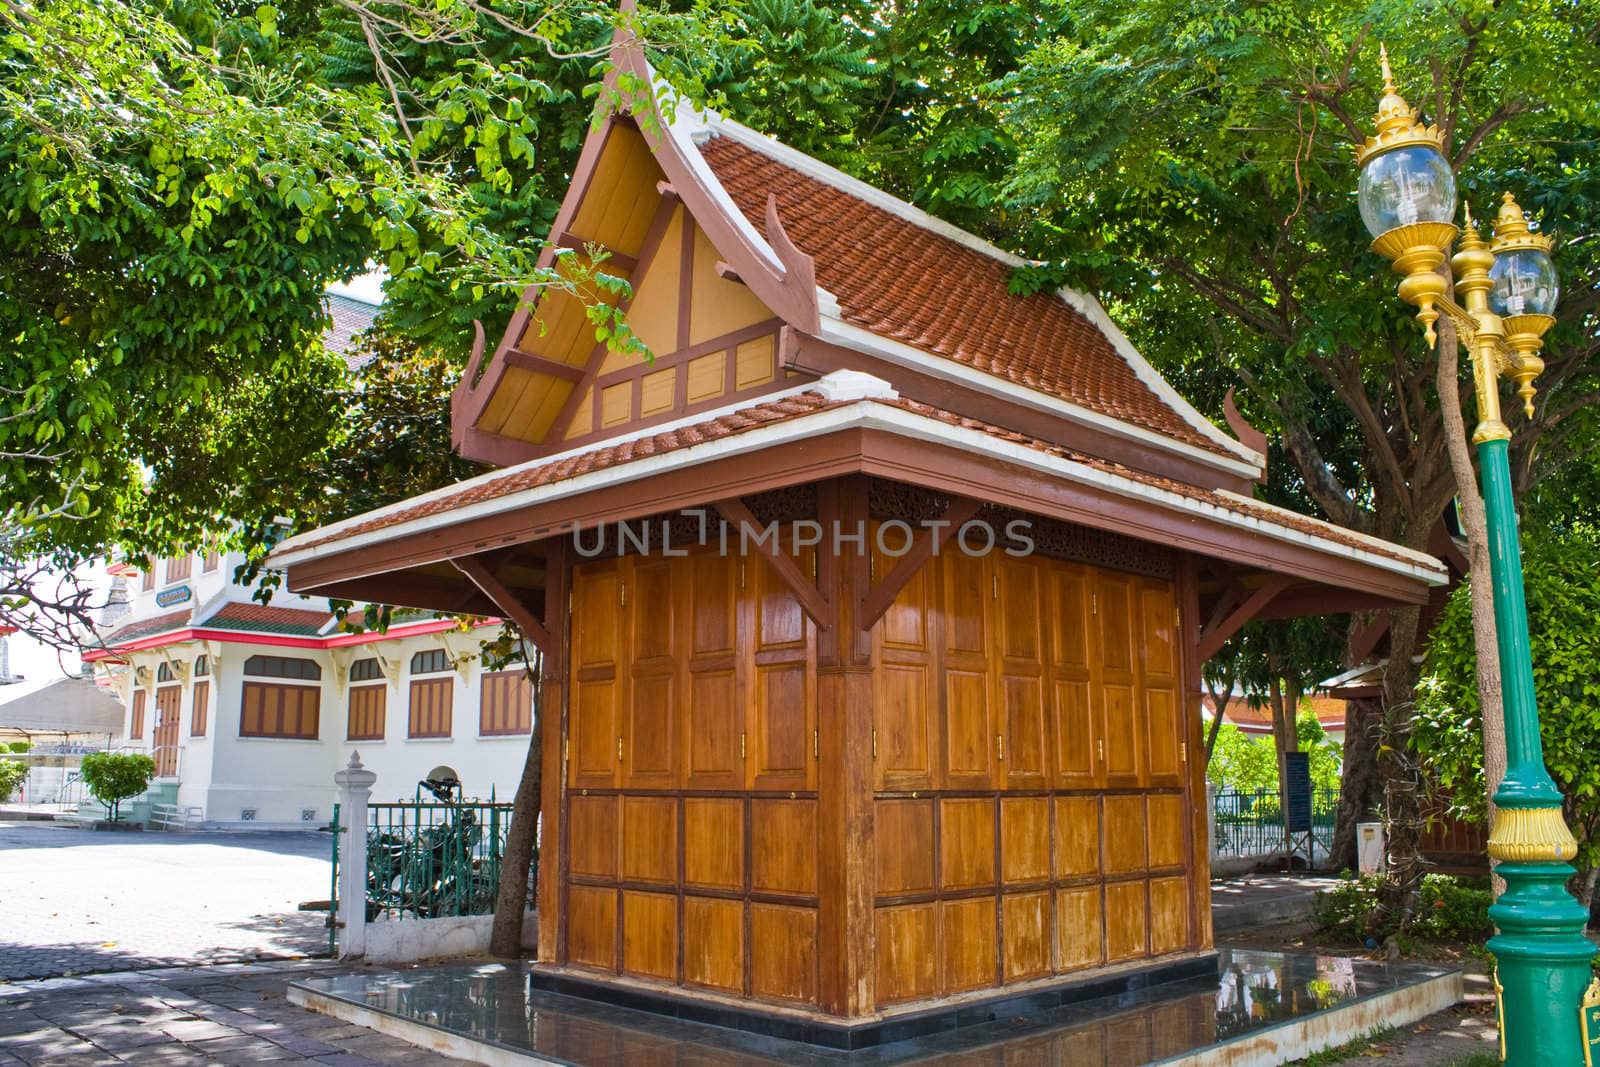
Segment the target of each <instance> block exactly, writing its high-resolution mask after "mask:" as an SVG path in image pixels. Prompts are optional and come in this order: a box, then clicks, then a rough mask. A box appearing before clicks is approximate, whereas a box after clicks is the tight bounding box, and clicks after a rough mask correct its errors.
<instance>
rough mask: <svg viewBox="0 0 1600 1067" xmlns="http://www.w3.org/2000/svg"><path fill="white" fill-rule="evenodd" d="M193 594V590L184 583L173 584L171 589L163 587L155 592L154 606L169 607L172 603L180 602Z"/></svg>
mask: <svg viewBox="0 0 1600 1067" xmlns="http://www.w3.org/2000/svg"><path fill="white" fill-rule="evenodd" d="M192 596H194V590H192V589H190V588H189V587H188V586H186V585H175V586H173V587H172V588H171V589H163V590H161V592H159V593H157V594H156V607H158V608H170V607H171V606H172V605H174V604H182V603H183V602H184V601H185V600H188V599H189V598H190V597H192Z"/></svg>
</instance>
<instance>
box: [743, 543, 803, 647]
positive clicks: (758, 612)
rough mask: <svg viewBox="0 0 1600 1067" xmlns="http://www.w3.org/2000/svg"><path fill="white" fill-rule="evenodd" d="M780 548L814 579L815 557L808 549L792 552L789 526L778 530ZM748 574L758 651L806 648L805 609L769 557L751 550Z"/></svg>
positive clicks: (801, 570) (747, 565)
mask: <svg viewBox="0 0 1600 1067" xmlns="http://www.w3.org/2000/svg"><path fill="white" fill-rule="evenodd" d="M779 532H780V536H779V546H780V549H781V550H782V551H783V552H784V553H785V554H786V555H789V556H790V557H791V558H792V559H793V560H794V563H795V566H796V567H798V568H799V569H800V573H801V574H802V575H804V576H805V577H806V578H808V579H812V580H815V572H816V554H815V551H814V550H813V549H812V548H810V547H807V546H801V551H800V553H799V554H798V555H795V554H793V553H792V552H790V551H789V550H790V549H791V548H793V542H792V540H791V538H792V536H793V535H792V531H791V528H790V527H788V526H782V527H779ZM746 558H747V560H748V562H746V564H745V567H746V568H747V569H746V574H747V575H748V576H749V577H750V578H751V583H750V584H751V586H752V587H753V594H754V597H755V627H756V629H755V648H756V651H758V652H764V651H768V650H771V649H779V648H804V647H805V645H806V643H807V639H808V636H809V633H810V629H811V624H810V621H809V620H808V619H807V618H806V613H805V609H804V608H802V607H801V606H800V602H799V601H798V600H796V599H795V598H794V594H793V593H791V592H790V591H789V586H788V584H787V583H786V582H784V580H783V579H782V578H781V577H779V575H778V572H777V570H775V569H774V568H773V566H772V564H771V563H769V562H767V558H766V557H765V556H762V555H758V554H756V553H755V552H753V551H752V553H751V555H750V556H748V557H746Z"/></svg>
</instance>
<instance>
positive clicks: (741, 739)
mask: <svg viewBox="0 0 1600 1067" xmlns="http://www.w3.org/2000/svg"><path fill="white" fill-rule="evenodd" d="M739 758H740V759H744V731H743V730H740V731H739Z"/></svg>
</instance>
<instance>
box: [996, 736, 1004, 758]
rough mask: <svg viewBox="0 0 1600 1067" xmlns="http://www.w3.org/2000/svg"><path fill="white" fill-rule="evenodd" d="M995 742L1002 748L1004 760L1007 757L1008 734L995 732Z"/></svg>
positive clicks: (1001, 752) (1001, 756) (1001, 753)
mask: <svg viewBox="0 0 1600 1067" xmlns="http://www.w3.org/2000/svg"><path fill="white" fill-rule="evenodd" d="M994 743H995V745H996V746H998V747H999V749H1000V759H1001V760H1004V759H1005V758H1006V735H1005V734H995V735H994Z"/></svg>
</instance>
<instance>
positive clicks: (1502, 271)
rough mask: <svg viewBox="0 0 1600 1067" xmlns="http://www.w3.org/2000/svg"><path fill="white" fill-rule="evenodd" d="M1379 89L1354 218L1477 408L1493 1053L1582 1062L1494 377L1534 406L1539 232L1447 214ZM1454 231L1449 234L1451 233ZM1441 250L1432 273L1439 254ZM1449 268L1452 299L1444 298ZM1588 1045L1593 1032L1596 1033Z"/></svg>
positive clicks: (1570, 1065) (1502, 217)
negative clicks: (1495, 721) (1488, 595)
mask: <svg viewBox="0 0 1600 1067" xmlns="http://www.w3.org/2000/svg"><path fill="white" fill-rule="evenodd" d="M1382 62H1383V78H1384V96H1383V100H1382V101H1381V102H1380V104H1379V105H1378V116H1377V126H1378V129H1377V134H1376V135H1375V136H1373V137H1370V138H1368V139H1367V142H1366V143H1365V144H1364V145H1362V146H1360V147H1359V148H1358V149H1357V150H1356V162H1357V163H1358V164H1359V165H1360V167H1361V183H1360V190H1359V193H1360V196H1359V199H1360V206H1361V218H1362V221H1363V222H1365V223H1366V225H1367V229H1369V230H1370V231H1371V232H1372V234H1373V238H1374V240H1373V243H1372V248H1373V250H1374V251H1376V252H1378V253H1380V254H1381V255H1383V256H1385V257H1386V258H1388V259H1389V260H1391V261H1392V263H1393V265H1394V269H1395V272H1396V273H1398V274H1401V275H1404V280H1403V281H1401V283H1400V286H1399V295H1400V298H1401V299H1402V300H1404V301H1406V302H1407V303H1409V304H1413V305H1415V306H1416V307H1417V309H1418V310H1417V320H1418V321H1419V322H1421V323H1422V326H1423V330H1424V332H1425V333H1426V335H1427V338H1428V343H1429V344H1433V343H1434V342H1435V341H1436V336H1435V333H1434V329H1433V324H1434V323H1435V322H1437V321H1438V319H1439V316H1440V315H1441V314H1443V315H1446V316H1448V317H1449V318H1450V320H1451V321H1452V322H1453V323H1454V324H1455V326H1456V330H1457V333H1458V335H1459V337H1460V338H1461V341H1462V343H1463V345H1464V346H1465V347H1466V349H1467V351H1468V353H1469V355H1470V356H1471V358H1472V370H1473V380H1474V384H1475V386H1476V392H1477V403H1478V427H1477V430H1476V432H1475V433H1474V434H1473V436H1472V441H1473V444H1474V445H1476V446H1477V449H1478V460H1479V465H1480V467H1481V477H1482V479H1483V500H1484V508H1485V510H1486V512H1487V517H1488V527H1489V530H1488V534H1489V561H1490V577H1491V580H1492V582H1493V585H1494V616H1495V628H1496V630H1497V632H1498V636H1499V652H1500V677H1501V686H1502V689H1503V691H1504V692H1503V699H1504V706H1505V727H1506V776H1505V779H1504V780H1503V781H1502V782H1501V783H1500V788H1499V789H1498V790H1496V791H1495V795H1494V801H1495V805H1496V808H1497V814H1496V816H1495V821H1494V826H1493V827H1492V828H1491V831H1490V834H1489V855H1490V856H1492V857H1494V858H1495V859H1496V860H1498V861H1499V867H1498V872H1499V874H1500V876H1501V877H1502V878H1504V879H1505V883H1506V891H1505V892H1504V893H1503V894H1502V895H1501V897H1500V899H1499V901H1498V902H1497V903H1496V904H1494V905H1493V906H1492V907H1491V908H1490V909H1489V915H1490V917H1491V918H1492V919H1493V920H1494V922H1495V925H1496V926H1497V927H1498V928H1499V931H1500V932H1499V933H1498V934H1497V935H1496V936H1495V937H1493V938H1491V939H1490V941H1489V945H1488V947H1489V950H1490V951H1491V952H1492V953H1494V957H1495V960H1496V961H1497V965H1498V970H1497V973H1496V991H1497V993H1498V995H1499V996H1500V1006H1501V1017H1500V1044H1501V1055H1502V1059H1504V1061H1505V1062H1506V1063H1508V1064H1512V1065H1514V1067H1535V1065H1540V1067H1576V1065H1577V1064H1580V1063H1584V1062H1586V1059H1587V1056H1586V1052H1587V1045H1588V1042H1587V1039H1586V1037H1585V1028H1584V1024H1583V1020H1582V1015H1581V1009H1580V1005H1581V1003H1582V1002H1583V1000H1584V992H1585V989H1586V987H1588V986H1589V984H1590V960H1591V959H1592V958H1593V957H1594V955H1595V946H1594V944H1593V943H1591V942H1590V941H1589V939H1588V938H1587V937H1585V936H1584V928H1585V926H1586V925H1587V923H1588V915H1587V913H1586V912H1585V911H1584V909H1583V908H1582V907H1580V906H1579V904H1578V902H1577V901H1576V900H1574V899H1573V898H1572V896H1571V894H1569V893H1568V892H1567V889H1566V883H1567V879H1568V878H1569V877H1571V876H1572V873H1573V869H1572V867H1571V865H1570V861H1571V860H1572V859H1574V858H1575V857H1576V856H1577V851H1578V848H1577V843H1576V841H1575V840H1574V839H1573V836H1572V832H1571V831H1570V830H1569V829H1568V828H1567V825H1566V823H1565V821H1564V820H1563V819H1562V815H1561V793H1560V791H1559V790H1558V789H1557V788H1556V784H1555V782H1554V781H1552V780H1551V778H1550V774H1549V772H1548V771H1546V770H1545V765H1544V752H1543V748H1542V746H1541V744H1540V738H1539V709H1538V707H1537V705H1536V704H1535V701H1534V691H1533V662H1532V657H1531V652H1530V650H1529V646H1528V615H1527V608H1526V606H1525V603H1524V600H1523V590H1522V553H1521V548H1520V546H1519V544H1518V541H1517V513H1516V504H1515V502H1514V501H1513V499H1512V495H1511V467H1510V463H1509V462H1508V460H1507V457H1506V447H1507V443H1508V442H1509V440H1510V438H1511V433H1510V431H1509V430H1507V429H1506V425H1505V423H1504V422H1502V421H1501V418H1500V380H1501V378H1502V377H1507V378H1510V379H1512V380H1513V381H1514V382H1516V384H1517V392H1518V394H1519V395H1520V396H1521V398H1522V402H1523V407H1524V410H1525V411H1526V412H1527V413H1528V414H1529V415H1531V414H1532V413H1533V395H1534V388H1533V380H1534V379H1535V378H1537V377H1538V376H1539V373H1540V372H1541V371H1543V370H1544V363H1543V361H1542V360H1540V359H1539V355H1538V352H1539V349H1540V348H1541V347H1542V345H1543V343H1544V342H1543V337H1544V334H1545V332H1546V331H1547V330H1549V329H1550V327H1551V326H1552V325H1554V324H1555V319H1554V318H1553V317H1552V312H1554V311H1555V305H1556V296H1557V294H1558V291H1559V290H1558V286H1557V281H1556V272H1555V266H1554V265H1553V264H1552V263H1551V261H1550V238H1549V237H1547V236H1544V235H1542V234H1536V233H1533V232H1532V231H1531V230H1530V229H1529V228H1528V222H1527V219H1526V218H1525V217H1524V215H1523V213H1522V209H1521V208H1519V207H1518V206H1517V204H1516V201H1514V200H1513V199H1512V198H1511V194H1509V193H1507V194H1506V196H1505V200H1504V203H1503V204H1502V205H1501V208H1500V213H1499V216H1498V218H1497V219H1496V220H1495V224H1494V236H1493V239H1492V241H1489V242H1485V241H1484V240H1482V239H1481V238H1480V237H1479V236H1478V233H1477V230H1476V228H1475V226H1474V224H1473V222H1472V216H1471V214H1470V212H1469V213H1467V215H1466V224H1467V226H1466V232H1465V234H1462V232H1461V231H1460V230H1458V229H1457V228H1456V226H1455V225H1454V223H1453V221H1452V220H1453V219H1454V218H1455V211H1456V184H1455V175H1454V173H1453V172H1452V170H1451V167H1450V163H1449V161H1448V160H1447V159H1446V158H1445V155H1444V152H1443V147H1444V138H1443V135H1442V134H1441V133H1440V132H1439V130H1438V128H1437V127H1433V126H1424V125H1423V124H1421V123H1420V122H1418V121H1417V116H1416V112H1414V111H1413V110H1412V109H1411V107H1410V106H1409V105H1407V104H1406V102H1405V100H1404V99H1402V98H1401V96H1400V94H1399V93H1398V92H1396V91H1395V86H1394V75H1393V73H1392V72H1391V71H1390V69H1389V57H1388V54H1387V52H1385V53H1384V54H1383V57H1382ZM1458 236H1459V237H1460V241H1459V243H1457V240H1456V239H1457V237H1458ZM1452 245H1455V248H1456V252H1455V255H1454V256H1452V257H1450V259H1449V265H1448V267H1447V266H1446V255H1447V253H1448V252H1449V250H1450V248H1451V246H1452ZM1446 270H1448V271H1449V272H1450V276H1453V278H1454V281H1455V290H1456V292H1457V293H1459V294H1460V295H1461V299H1462V301H1463V302H1464V304H1465V307H1463V306H1461V305H1458V304H1456V303H1455V301H1454V300H1452V299H1451V298H1450V296H1449V295H1448V293H1449V284H1448V282H1449V276H1447V275H1446V274H1445V273H1444V271H1446ZM1596 1037H1597V1038H1600V1034H1596Z"/></svg>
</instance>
